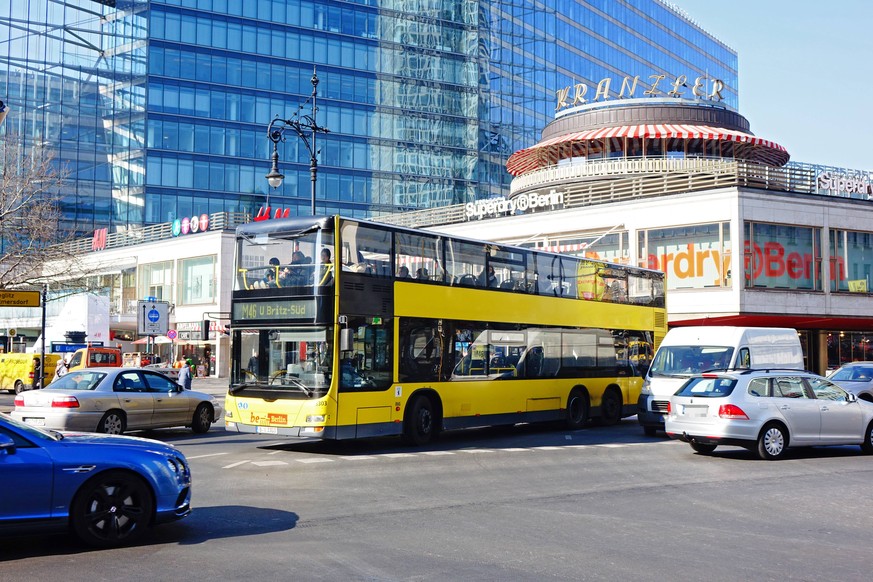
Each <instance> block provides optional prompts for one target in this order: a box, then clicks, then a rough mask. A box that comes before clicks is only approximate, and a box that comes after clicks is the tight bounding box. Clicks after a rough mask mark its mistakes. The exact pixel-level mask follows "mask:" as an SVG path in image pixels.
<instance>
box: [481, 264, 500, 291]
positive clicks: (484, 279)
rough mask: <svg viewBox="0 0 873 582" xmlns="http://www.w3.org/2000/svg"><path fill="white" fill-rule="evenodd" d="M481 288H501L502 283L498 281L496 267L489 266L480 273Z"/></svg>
mask: <svg viewBox="0 0 873 582" xmlns="http://www.w3.org/2000/svg"><path fill="white" fill-rule="evenodd" d="M479 286H480V287H492V288H497V287H500V281H499V280H498V279H497V275H495V274H494V267H492V266H491V265H488V266H487V267H486V268H484V269H482V272H481V273H479Z"/></svg>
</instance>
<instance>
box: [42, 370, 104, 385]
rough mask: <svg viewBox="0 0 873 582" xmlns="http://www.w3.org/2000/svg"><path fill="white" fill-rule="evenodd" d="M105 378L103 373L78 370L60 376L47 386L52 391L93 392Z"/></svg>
mask: <svg viewBox="0 0 873 582" xmlns="http://www.w3.org/2000/svg"><path fill="white" fill-rule="evenodd" d="M105 377H106V373H105V372H94V371H91V370H80V371H75V372H70V373H69V374H65V375H64V376H61V377H60V378H58V379H57V380H55V381H54V382H52V383H51V384H50V385H49V388H51V389H53V390H94V389H95V388H97V385H98V384H100V381H101V380H103V378H105Z"/></svg>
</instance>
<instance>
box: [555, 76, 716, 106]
mask: <svg viewBox="0 0 873 582" xmlns="http://www.w3.org/2000/svg"><path fill="white" fill-rule="evenodd" d="M592 87H593V89H592ZM612 87H613V79H612V77H605V78H603V79H601V80H600V81H599V82H598V83H597V85H592V86H590V87H589V85H586V84H585V83H576V84H575V85H569V86H567V87H564V88H563V89H558V90H557V91H556V97H557V104H556V105H555V111H556V112H557V111H561V110H562V109H566V108H568V107H576V106H578V105H585V104H586V103H589V102H590V103H595V102H597V101H606V100H608V99H610V98H611V97H612V96H611V95H610V94H609V92H610V90H612ZM638 89H641V90H642V91H641V92H642V96H643V97H659V96H660V97H663V96H666V97H675V98H677V99H678V98H682V97H686V96H688V92H690V94H691V96H693V97H695V98H697V99H707V100H709V101H723V100H724V96H723V95H722V94H721V92H722V91H723V90H724V81H721V80H720V79H709V78H707V77H697V78H696V79H695V80H694V81H693V83H691V85H690V86H689V77H688V76H687V75H679V76H678V77H672V78H669V77H668V76H667V75H649V76H648V78H647V80H646V81H643V80H642V79H641V78H640V76H639V75H635V76H633V77H624V79H622V81H621V86H620V87H619V91H618V98H619V99H632V98H634V97H636V96H637V90H638ZM590 91H593V92H594V96H593V97H591V98H590V99H589V92H590Z"/></svg>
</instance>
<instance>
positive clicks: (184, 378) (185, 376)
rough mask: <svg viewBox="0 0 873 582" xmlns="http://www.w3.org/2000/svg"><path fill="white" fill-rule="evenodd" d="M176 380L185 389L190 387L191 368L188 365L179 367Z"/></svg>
mask: <svg viewBox="0 0 873 582" xmlns="http://www.w3.org/2000/svg"><path fill="white" fill-rule="evenodd" d="M178 382H179V384H180V385H181V386H182V388H184V389H185V390H190V389H191V368H190V367H189V366H182V367H181V368H179V380H178Z"/></svg>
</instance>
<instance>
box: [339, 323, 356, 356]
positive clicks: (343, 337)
mask: <svg viewBox="0 0 873 582" xmlns="http://www.w3.org/2000/svg"><path fill="white" fill-rule="evenodd" d="M354 348H355V330H353V329H350V328H345V329H341V330H340V351H341V352H350V351H352V350H353V349H354Z"/></svg>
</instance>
